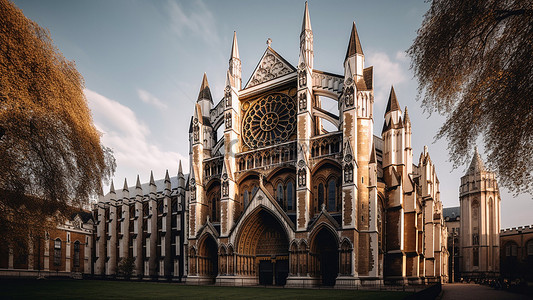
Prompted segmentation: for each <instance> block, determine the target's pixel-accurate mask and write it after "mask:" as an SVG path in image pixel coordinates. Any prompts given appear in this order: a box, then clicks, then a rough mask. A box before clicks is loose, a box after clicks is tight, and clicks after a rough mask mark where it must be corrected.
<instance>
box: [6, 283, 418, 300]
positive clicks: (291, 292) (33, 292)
mask: <svg viewBox="0 0 533 300" xmlns="http://www.w3.org/2000/svg"><path fill="white" fill-rule="evenodd" d="M409 294H410V293H407V292H389V291H355V290H333V289H289V288H285V289H284V288H261V287H216V286H187V285H181V284H172V283H156V282H123V281H100V280H30V279H28V280H11V279H0V299H21V298H25V299H92V300H102V299H125V298H127V299H147V298H157V299H176V298H184V299H306V300H307V299H353V298H356V299H403V298H404V297H405V296H407V295H409Z"/></svg>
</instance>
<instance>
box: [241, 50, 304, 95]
mask: <svg viewBox="0 0 533 300" xmlns="http://www.w3.org/2000/svg"><path fill="white" fill-rule="evenodd" d="M295 71H296V69H295V68H294V67H293V66H292V65H291V64H290V63H288V62H287V61H286V60H285V59H284V58H283V57H281V55H279V54H278V53H277V52H276V51H274V49H272V48H270V47H268V48H267V49H266V50H265V53H263V57H261V60H260V61H259V63H258V64H257V67H255V70H254V72H253V73H252V76H251V77H250V79H249V80H248V83H247V84H246V88H249V87H253V86H256V85H258V84H261V83H263V82H266V81H269V80H272V79H275V78H278V77H281V76H283V75H286V74H289V73H291V72H295Z"/></svg>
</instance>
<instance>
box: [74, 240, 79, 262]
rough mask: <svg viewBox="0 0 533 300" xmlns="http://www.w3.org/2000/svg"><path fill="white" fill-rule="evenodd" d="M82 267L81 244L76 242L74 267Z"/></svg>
mask: <svg viewBox="0 0 533 300" xmlns="http://www.w3.org/2000/svg"><path fill="white" fill-rule="evenodd" d="M79 266H80V242H79V241H75V242H74V267H75V268H78V267H79Z"/></svg>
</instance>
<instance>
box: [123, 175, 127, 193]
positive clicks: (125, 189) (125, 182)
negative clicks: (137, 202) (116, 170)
mask: <svg viewBox="0 0 533 300" xmlns="http://www.w3.org/2000/svg"><path fill="white" fill-rule="evenodd" d="M127 190H128V181H127V180H126V178H124V187H123V188H122V191H127Z"/></svg>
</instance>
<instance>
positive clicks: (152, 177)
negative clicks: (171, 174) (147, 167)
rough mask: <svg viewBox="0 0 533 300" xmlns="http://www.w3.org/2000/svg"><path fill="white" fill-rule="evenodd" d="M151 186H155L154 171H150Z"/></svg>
mask: <svg viewBox="0 0 533 300" xmlns="http://www.w3.org/2000/svg"><path fill="white" fill-rule="evenodd" d="M150 185H155V181H154V171H150Z"/></svg>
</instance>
